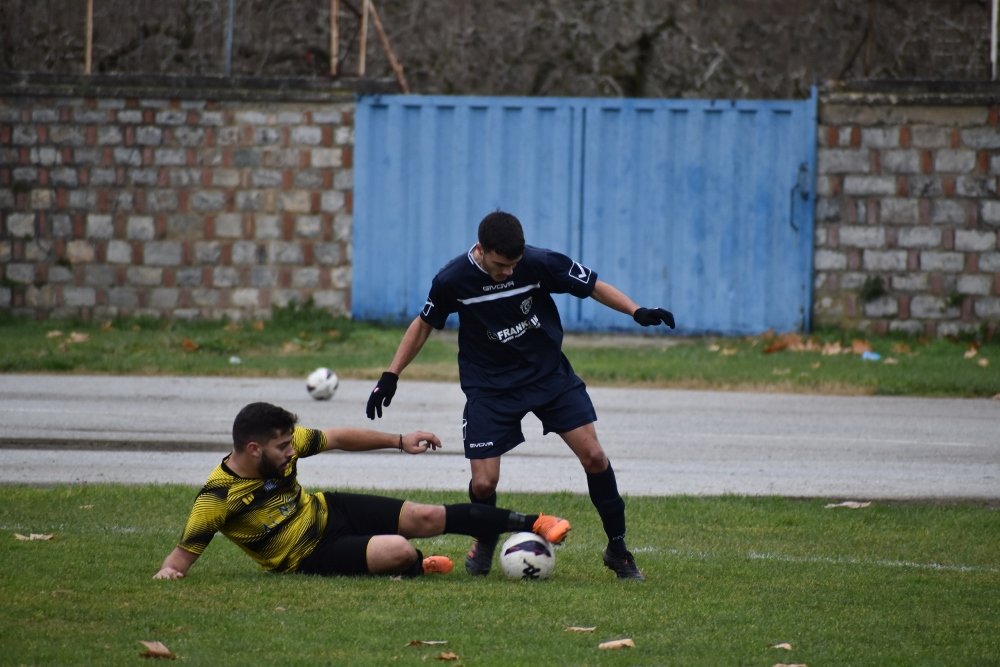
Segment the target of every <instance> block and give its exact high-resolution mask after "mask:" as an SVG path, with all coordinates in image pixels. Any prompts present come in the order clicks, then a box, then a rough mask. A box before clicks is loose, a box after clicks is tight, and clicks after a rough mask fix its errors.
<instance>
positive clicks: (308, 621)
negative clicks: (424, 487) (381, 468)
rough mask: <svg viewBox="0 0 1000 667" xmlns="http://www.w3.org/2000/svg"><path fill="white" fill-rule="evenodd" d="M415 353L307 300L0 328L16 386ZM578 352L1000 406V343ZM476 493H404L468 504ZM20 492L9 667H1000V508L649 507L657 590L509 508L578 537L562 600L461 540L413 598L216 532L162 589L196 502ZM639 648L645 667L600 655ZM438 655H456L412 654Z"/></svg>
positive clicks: (703, 342)
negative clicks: (478, 559)
mask: <svg viewBox="0 0 1000 667" xmlns="http://www.w3.org/2000/svg"><path fill="white" fill-rule="evenodd" d="M401 333H402V330H401V329H399V328H393V327H380V326H376V325H370V324H363V323H356V322H350V321H347V320H342V319H337V318H332V317H330V316H329V315H328V314H326V313H324V312H322V311H320V310H318V309H314V308H311V307H308V306H306V307H297V306H292V307H290V308H287V309H282V310H278V311H275V313H274V316H273V317H272V318H271V319H270V320H268V321H260V322H243V323H221V322H190V323H189V322H161V321H153V320H141V319H140V320H136V319H131V320H113V321H106V322H81V321H47V322H36V321H28V320H22V319H15V318H10V317H0V340H2V341H3V345H0V373H32V372H48V373H52V372H54V373H98V374H146V373H152V374H170V375H185V374H190V375H229V376H273V377H301V378H304V377H305V375H306V374H307V373H308V372H309V371H310V370H312V369H313V368H315V367H317V366H320V365H325V366H331V367H333V368H334V369H335V370H336V371H337V372H338V373H339V374H340V375H341V376H342V377H347V378H366V379H374V378H376V377H378V374H379V373H380V372H381V371H382V370H383V368H384V367H385V365H386V363H388V361H389V359H390V358H391V357H392V354H393V352H394V350H395V346H396V344H397V342H398V340H399V337H400V335H401ZM866 351H867V352H869V353H870V354H869V355H868V356H869V357H871V356H873V355H877V359H874V360H867V359H866V358H865V357H863V356H862V352H866ZM455 353H456V346H455V341H454V336H453V335H451V334H449V333H448V332H445V333H444V334H441V335H435V337H434V338H432V339H431V341H430V342H429V343H428V345H427V346H426V347H425V349H424V351H423V353H422V354H421V356H420V357H418V359H417V361H416V362H415V363H414V364H413V365H411V367H410V368H408V369H407V374H406V376H407V378H408V379H425V380H426V379H430V380H449V381H454V380H455V379H456V378H457V372H456V367H455V366H456V365H455ZM566 353H567V356H569V357H570V359H571V361H572V362H573V364H574V366H575V368H576V369H577V371H578V372H579V373H580V374H581V375H582V376H583V377H584V378H585V379H586V380H587V382H588V383H589V384H592V385H616V386H646V387H675V388H678V387H679V388H692V389H722V390H751V391H786V392H811V393H820V394H862V395H867V394H872V395H917V396H952V397H992V396H997V395H1000V344H998V343H997V342H995V341H994V342H990V341H987V340H977V339H972V338H970V339H965V340H921V339H911V338H903V337H872V336H862V335H860V334H851V333H847V332H838V331H820V332H817V333H815V334H812V335H809V336H771V335H764V336H757V337H748V338H694V339H676V338H673V337H671V336H662V337H655V338H654V337H629V338H620V337H618V338H614V337H571V338H570V339H569V340H567V344H566ZM66 455H67V456H72V454H71V453H67V454H66ZM178 455H179V456H180V455H182V454H178ZM109 456H113V454H109ZM111 464H113V460H109V465H111ZM208 472H209V471H208V470H206V471H205V473H206V475H207V474H208ZM414 484H415V485H417V484H419V480H414ZM464 484H465V480H456V492H454V493H439V492H427V491H408V492H399V493H397V494H394V495H404V496H405V497H409V498H413V499H415V500H422V501H429V502H464V501H465V494H464V492H461V490H460V489H459V487H464ZM331 485H332V486H333V487H336V486H337V481H336V480H331ZM2 492H3V496H4V502H3V503H0V527H2V537H0V628H2V629H0V664H3V665H7V664H10V665H134V664H143V662H142V661H143V659H142V658H140V657H139V654H140V653H141V652H143V651H144V650H145V648H144V646H143V645H141V644H140V642H141V641H159V642H163V644H165V645H166V646H167V647H168V648H169V649H170V650H171V651H172V652H173V653H174V654H175V655H176V657H177V658H178V662H179V664H185V665H212V666H213V667H219V666H222V665H245V664H251V663H256V662H269V663H274V664H281V665H388V664H399V665H426V664H456V665H574V666H575V665H600V666H604V665H608V666H614V665H706V666H715V665H748V666H761V667H764V666H767V667H770V666H773V665H777V664H806V665H811V666H812V667H818V666H820V665H851V666H854V665H860V666H864V665H873V666H875V665H878V666H883V665H935V666H937V665H962V666H964V665H977V666H978V665H1000V502H994V503H985V504H984V503H970V502H966V503H940V502H933V501H927V502H908V503H890V502H877V503H874V504H873V505H871V506H869V507H866V508H862V509H846V508H827V507H825V505H826V503H827V502H828V501H823V500H792V499H782V498H743V497H715V498H693V497H684V496H672V497H659V498H652V497H642V498H628V499H627V502H628V513H629V542H630V546H631V547H632V549H633V550H634V551H635V552H636V557H637V560H638V562H639V564H640V566H641V567H643V569H644V570H645V572H646V574H647V577H648V580H647V581H646V582H644V583H639V584H637V583H634V582H619V581H617V580H615V579H614V578H613V575H611V573H610V572H609V571H607V570H606V569H605V568H604V567H603V566H602V565H601V562H600V552H601V550H602V548H603V542H604V539H603V531H602V529H601V527H600V526H599V524H598V518H597V515H596V513H595V512H594V510H593V508H592V506H591V505H590V501H589V499H588V498H586V497H585V496H577V495H571V494H548V495H540V494H503V495H502V496H501V498H500V501H501V503H502V504H504V505H506V506H510V507H513V508H515V509H520V510H524V511H537V510H543V511H546V512H549V513H557V514H560V515H563V516H566V517H567V518H569V519H570V520H571V521H572V522H573V526H574V530H573V532H572V533H571V534H570V537H569V539H568V541H567V544H566V545H565V546H563V547H560V548H559V551H558V564H557V567H556V571H555V574H554V576H553V577H552V578H551V579H550V580H547V581H544V582H512V581H507V580H505V579H503V577H502V576H500V574H499V572H498V571H497V572H494V573H493V574H491V575H490V576H489V577H486V578H471V577H469V576H467V575H466V574H465V573H464V570H463V569H462V567H461V560H462V558H463V556H464V553H465V550H466V549H467V548H468V545H469V540H468V538H465V537H459V536H446V537H441V538H435V539H433V540H421V541H418V546H419V547H420V548H422V549H423V550H424V551H425V552H426V553H443V554H445V555H448V556H450V557H452V558H454V559H455V560H456V562H457V563H458V567H457V569H456V571H455V572H453V573H451V574H450V575H446V576H440V577H432V578H431V577H429V578H425V579H421V580H411V581H398V580H392V579H385V578H374V579H317V578H310V577H302V576H294V575H286V576H280V575H266V574H263V573H261V572H259V571H258V570H257V569H256V567H255V566H254V565H253V563H252V562H251V561H250V560H249V559H248V558H247V557H246V556H244V555H243V554H242V553H241V552H239V550H238V549H237V548H236V547H234V546H233V545H232V544H230V543H228V542H227V541H226V540H225V539H223V538H221V537H217V538H216V540H215V541H214V542H213V544H212V546H211V547H210V548H209V551H208V552H207V553H206V555H205V556H204V557H203V558H201V559H200V560H199V562H198V563H197V564H196V565H195V567H194V568H193V569H192V571H191V573H190V575H189V577H188V578H186V579H184V580H181V581H173V582H169V581H152V580H151V576H152V574H153V573H154V572H155V571H156V569H157V568H158V566H159V564H160V562H161V561H162V559H163V557H164V555H165V554H166V553H167V552H168V551H169V550H170V549H171V548H172V547H173V546H174V544H175V542H176V540H177V538H178V536H179V533H180V530H181V527H182V524H183V522H184V520H185V519H186V517H187V513H188V510H189V508H190V503H191V501H192V499H193V496H194V493H195V489H194V488H193V487H192V488H187V487H180V486H135V487H131V486H119V485H100V484H84V485H76V486H53V487H31V486H19V485H6V486H3V487H2ZM16 534H20V535H25V536H30V535H32V534H36V535H41V536H51V539H38V540H26V541H22V540H19V539H17V537H16ZM567 628H584V629H589V630H590V631H586V632H580V631H568V630H567ZM624 638H629V639H631V640H633V642H634V644H635V646H634V648H624V649H619V650H602V649H599V648H598V645H599V644H600V643H602V642H606V641H611V640H617V639H624ZM421 641H425V642H426V641H434V642H437V641H441V642H447V643H443V644H437V643H433V644H421V643H417V644H413V645H411V644H412V643H413V642H421ZM452 657H453V658H454V659H447V660H446V658H452Z"/></svg>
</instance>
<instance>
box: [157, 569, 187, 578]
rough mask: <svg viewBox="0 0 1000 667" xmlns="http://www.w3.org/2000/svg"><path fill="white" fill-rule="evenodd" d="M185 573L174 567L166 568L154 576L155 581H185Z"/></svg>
mask: <svg viewBox="0 0 1000 667" xmlns="http://www.w3.org/2000/svg"><path fill="white" fill-rule="evenodd" d="M183 578H184V573H183V572H181V571H180V570H177V569H174V568H172V567H165V568H163V569H161V570H160V571H159V572H157V573H156V574H154V575H153V579H183Z"/></svg>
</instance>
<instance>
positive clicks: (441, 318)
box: [420, 276, 454, 329]
mask: <svg viewBox="0 0 1000 667" xmlns="http://www.w3.org/2000/svg"><path fill="white" fill-rule="evenodd" d="M453 302H454V299H452V298H451V297H450V296H449V295H448V294H447V290H446V289H445V288H444V286H443V285H442V284H441V281H440V280H439V279H438V278H437V277H436V276H435V278H434V280H433V281H431V290H430V292H429V293H428V294H427V302H426V303H424V307H423V308H422V309H421V310H420V318H421V319H422V320H423V321H424V322H426V323H427V324H429V325H431V326H432V327H434V328H435V329H444V325H445V323H446V322H447V321H448V316H449V315H451V314H452V313H453V312H454V307H453V306H452V303H453Z"/></svg>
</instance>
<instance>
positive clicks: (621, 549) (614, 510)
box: [587, 462, 626, 554]
mask: <svg viewBox="0 0 1000 667" xmlns="http://www.w3.org/2000/svg"><path fill="white" fill-rule="evenodd" d="M587 489H588V490H589V491H590V502H592V503H593V504H594V507H595V508H596V509H597V514H598V515H599V516H600V517H601V523H602V524H603V525H604V533H605V534H606V535H607V536H608V551H611V552H612V553H617V554H623V553H625V551H626V547H625V501H624V500H623V499H622V497H621V494H620V493H618V480H617V479H616V478H615V471H614V469H613V468H612V467H611V463H610V462H609V463H608V467H607V469H606V470H604V471H603V472H598V473H587Z"/></svg>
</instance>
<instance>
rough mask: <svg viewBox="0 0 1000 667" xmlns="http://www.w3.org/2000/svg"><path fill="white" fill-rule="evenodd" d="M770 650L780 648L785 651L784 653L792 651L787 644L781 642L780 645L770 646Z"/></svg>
mask: <svg viewBox="0 0 1000 667" xmlns="http://www.w3.org/2000/svg"><path fill="white" fill-rule="evenodd" d="M771 648H782V649H785V650H786V651H791V650H792V645H791V644H789V643H788V642H781V643H780V644H774V645H772V646H771Z"/></svg>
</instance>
